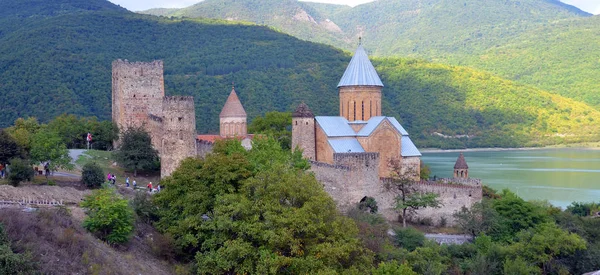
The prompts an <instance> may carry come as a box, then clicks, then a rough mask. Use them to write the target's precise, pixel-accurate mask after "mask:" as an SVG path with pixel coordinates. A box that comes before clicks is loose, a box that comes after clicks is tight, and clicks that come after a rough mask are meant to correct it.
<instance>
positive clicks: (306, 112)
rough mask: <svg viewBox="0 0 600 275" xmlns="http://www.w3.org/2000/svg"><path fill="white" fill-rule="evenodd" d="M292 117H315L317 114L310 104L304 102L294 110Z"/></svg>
mask: <svg viewBox="0 0 600 275" xmlns="http://www.w3.org/2000/svg"><path fill="white" fill-rule="evenodd" d="M292 117H315V115H314V114H313V112H312V111H311V110H310V108H308V105H306V104H305V103H304V102H302V103H300V105H298V108H296V111H294V113H293V114H292Z"/></svg>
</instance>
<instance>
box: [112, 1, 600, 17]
mask: <svg viewBox="0 0 600 275" xmlns="http://www.w3.org/2000/svg"><path fill="white" fill-rule="evenodd" d="M109 1H111V2H113V3H115V4H119V5H121V6H122V7H125V8H127V9H128V10H132V11H140V10H147V9H150V8H183V7H187V6H191V5H193V4H196V3H198V2H200V1H199V0H109ZM310 1H311V2H321V3H331V4H344V5H350V6H356V5H359V4H364V3H367V2H371V1H373V0H310ZM561 1H562V2H565V3H568V4H571V5H573V6H576V7H578V8H580V9H582V10H584V11H587V12H589V13H593V14H600V1H598V0H561Z"/></svg>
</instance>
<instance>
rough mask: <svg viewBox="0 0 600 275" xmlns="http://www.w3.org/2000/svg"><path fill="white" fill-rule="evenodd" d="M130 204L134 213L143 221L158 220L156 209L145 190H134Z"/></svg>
mask: <svg viewBox="0 0 600 275" xmlns="http://www.w3.org/2000/svg"><path fill="white" fill-rule="evenodd" d="M131 206H132V208H133V211H134V212H135V214H136V215H137V216H138V217H139V218H140V220H142V221H143V222H145V223H151V222H154V221H157V220H158V214H157V212H158V209H157V208H156V206H155V205H154V204H153V203H152V201H151V200H150V195H149V194H148V193H146V192H136V193H135V197H134V198H133V201H131Z"/></svg>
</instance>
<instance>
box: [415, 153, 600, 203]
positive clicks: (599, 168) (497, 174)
mask: <svg viewBox="0 0 600 275" xmlns="http://www.w3.org/2000/svg"><path fill="white" fill-rule="evenodd" d="M458 155H459V152H431V153H423V157H422V159H423V162H425V164H427V165H428V166H429V167H430V168H431V176H432V177H433V176H434V175H436V176H437V177H452V173H453V169H454V163H455V162H456V158H457V157H458ZM464 155H465V159H466V160H467V164H468V165H469V177H471V178H480V179H481V180H482V181H483V184H485V185H488V186H490V187H492V188H494V189H496V190H498V191H500V190H502V189H505V188H508V189H510V190H511V191H513V192H515V193H516V194H518V195H519V196H520V197H522V198H523V199H525V200H547V201H549V202H550V203H552V204H553V205H555V206H560V207H563V208H564V207H566V206H567V205H569V204H571V202H573V201H579V202H592V201H593V202H600V150H593V149H573V148H561V149H539V150H537V149H534V150H509V151H473V152H464Z"/></svg>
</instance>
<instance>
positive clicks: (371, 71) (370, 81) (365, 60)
mask: <svg viewBox="0 0 600 275" xmlns="http://www.w3.org/2000/svg"><path fill="white" fill-rule="evenodd" d="M343 86H379V87H383V83H382V82H381V79H379V75H377V71H375V68H374V67H373V64H371V61H370V60H369V56H367V53H366V52H365V49H364V48H363V46H362V45H361V44H359V45H358V48H357V49H356V52H355V53H354V56H353V57H352V60H350V64H348V67H347V68H346V71H345V72H344V75H343V76H342V79H341V80H340V83H339V84H338V88H339V87H343Z"/></svg>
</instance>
